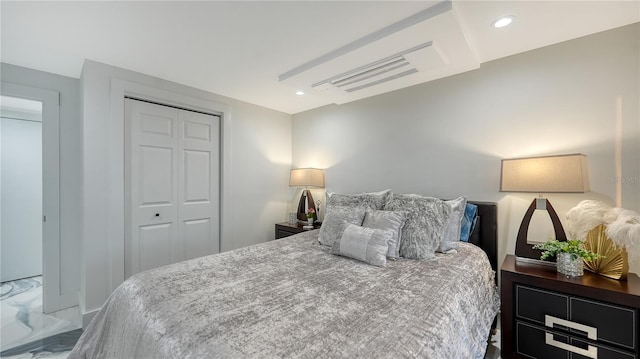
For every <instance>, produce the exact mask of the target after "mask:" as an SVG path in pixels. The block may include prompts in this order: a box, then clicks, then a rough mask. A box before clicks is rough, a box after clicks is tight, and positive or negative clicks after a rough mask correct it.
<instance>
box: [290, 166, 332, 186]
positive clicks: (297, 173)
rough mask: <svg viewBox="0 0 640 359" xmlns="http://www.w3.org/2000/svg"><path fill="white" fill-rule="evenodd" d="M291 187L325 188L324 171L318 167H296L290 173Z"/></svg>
mask: <svg viewBox="0 0 640 359" xmlns="http://www.w3.org/2000/svg"><path fill="white" fill-rule="evenodd" d="M289 187H319V188H324V171H323V170H321V169H318V168H296V169H292V170H291V174H290V175H289Z"/></svg>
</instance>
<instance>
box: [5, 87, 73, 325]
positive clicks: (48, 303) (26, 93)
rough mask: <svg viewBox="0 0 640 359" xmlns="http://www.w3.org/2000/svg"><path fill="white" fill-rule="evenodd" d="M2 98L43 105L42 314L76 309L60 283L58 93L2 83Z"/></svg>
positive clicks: (70, 296) (69, 295)
mask: <svg viewBox="0 0 640 359" xmlns="http://www.w3.org/2000/svg"><path fill="white" fill-rule="evenodd" d="M1 87H2V89H1V92H2V95H4V96H11V97H19V98H24V99H29V100H36V101H40V102H42V166H43V168H42V197H43V198H42V214H43V215H44V216H46V218H47V220H46V222H44V223H43V225H42V232H43V233H42V277H43V284H42V287H43V290H42V301H43V310H44V312H45V313H51V312H55V311H58V310H61V309H64V308H68V307H72V306H74V305H77V304H78V303H77V299H78V298H77V294H76V292H73V293H62V290H61V289H62V287H61V279H60V273H61V271H60V258H61V253H60V248H61V245H60V102H59V101H60V93H59V92H57V91H52V90H45V89H40V88H36V87H30V86H24V85H17V84H12V83H6V82H2V86H1Z"/></svg>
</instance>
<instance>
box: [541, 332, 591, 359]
mask: <svg viewBox="0 0 640 359" xmlns="http://www.w3.org/2000/svg"><path fill="white" fill-rule="evenodd" d="M544 342H545V344H548V345H551V346H553V347H556V348H560V349H564V350H567V351H570V352H572V353H576V354H580V355H582V356H585V357H587V358H591V359H598V348H596V347H594V346H593V345H587V349H582V348H578V347H576V346H573V345H570V344H567V343H563V342H559V341H557V340H555V339H553V334H551V333H544Z"/></svg>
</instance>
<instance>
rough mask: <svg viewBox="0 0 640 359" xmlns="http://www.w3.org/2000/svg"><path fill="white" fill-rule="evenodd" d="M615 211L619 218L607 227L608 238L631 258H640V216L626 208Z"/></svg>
mask: <svg viewBox="0 0 640 359" xmlns="http://www.w3.org/2000/svg"><path fill="white" fill-rule="evenodd" d="M615 211H616V212H617V214H618V216H617V218H616V219H615V220H614V221H612V222H611V223H609V224H608V225H607V236H609V238H611V240H612V241H613V242H614V243H615V244H617V245H618V246H620V247H622V248H624V249H626V250H627V253H629V255H630V256H631V257H640V215H638V214H637V213H636V212H634V211H630V210H628V209H624V208H615Z"/></svg>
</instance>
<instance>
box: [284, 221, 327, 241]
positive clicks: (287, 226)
mask: <svg viewBox="0 0 640 359" xmlns="http://www.w3.org/2000/svg"><path fill="white" fill-rule="evenodd" d="M305 225H306V223H304V224H302V223H296V224H291V223H289V222H284V223H276V239H280V238H284V237H289V236H292V235H294V234H297V233H301V232H304V231H312V230H313V229H318V228H320V226H321V225H322V222H316V223H314V225H313V229H304V228H302V226H305Z"/></svg>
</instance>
